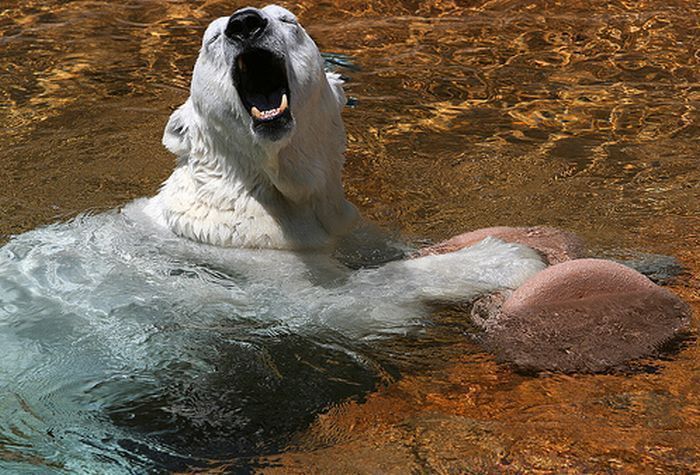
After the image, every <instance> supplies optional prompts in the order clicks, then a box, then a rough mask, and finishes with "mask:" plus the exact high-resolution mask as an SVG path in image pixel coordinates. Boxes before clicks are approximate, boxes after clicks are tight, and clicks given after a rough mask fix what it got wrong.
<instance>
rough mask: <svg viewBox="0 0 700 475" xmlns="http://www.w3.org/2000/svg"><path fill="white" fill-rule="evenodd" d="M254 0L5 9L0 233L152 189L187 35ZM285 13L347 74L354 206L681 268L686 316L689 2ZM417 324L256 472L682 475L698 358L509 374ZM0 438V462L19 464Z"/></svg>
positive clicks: (698, 396) (544, 0)
mask: <svg viewBox="0 0 700 475" xmlns="http://www.w3.org/2000/svg"><path fill="white" fill-rule="evenodd" d="M247 3H256V2H231V1H217V0H213V1H211V0H210V1H201V2H187V3H181V2H176V1H170V2H169V1H165V0H149V1H129V2H124V3H118V4H117V3H113V2H103V1H69V2H64V1H60V2H59V1H57V0H56V1H48V2H47V1H42V2H38V1H37V2H32V1H18V0H9V1H5V2H4V3H3V5H2V8H1V9H0V44H1V45H2V46H1V47H0V57H1V58H2V60H1V61H0V64H1V65H2V68H3V75H2V76H0V121H1V123H2V125H1V126H0V127H2V134H1V135H0V152H2V157H3V165H2V167H0V182H2V183H3V187H2V188H1V189H0V234H6V235H8V234H11V233H18V232H23V231H26V230H29V229H32V228H34V227H35V226H37V225H39V224H43V223H48V222H52V221H54V220H56V219H59V218H65V217H68V216H73V215H75V214H76V213H78V212H80V211H84V210H86V209H106V208H110V207H114V206H118V205H120V204H123V203H124V202H126V201H128V200H130V199H132V198H134V197H137V196H143V195H148V194H152V193H153V192H154V190H155V189H156V187H157V185H158V184H159V183H160V181H161V180H162V179H164V178H165V176H167V174H168V173H169V171H170V169H171V166H172V159H171V157H170V156H168V154H167V153H166V152H165V151H164V150H162V148H161V147H160V145H159V140H160V134H161V131H162V127H163V124H164V123H165V120H166V118H167V116H168V114H169V112H170V108H171V107H173V106H175V105H178V104H180V103H182V102H183V100H184V98H185V97H186V94H187V91H186V88H187V84H188V79H189V74H190V71H191V67H192V65H193V62H194V59H195V56H196V50H197V48H198V44H199V38H200V36H201V32H202V31H203V28H204V26H205V25H206V24H207V23H208V22H209V21H210V20H211V19H212V18H215V17H216V16H220V15H224V14H229V13H230V12H231V11H233V10H234V9H235V8H237V7H239V6H242V5H244V4H247ZM287 6H289V7H290V8H291V9H292V10H294V11H295V12H296V13H298V14H299V17H300V19H301V21H302V22H303V23H304V24H305V25H306V26H307V29H308V30H309V31H310V33H311V34H312V36H313V37H314V38H315V39H316V41H317V42H318V43H319V44H320V46H321V48H322V49H324V50H326V51H334V52H339V53H345V54H348V55H350V56H352V57H354V58H355V61H356V62H357V63H358V65H359V66H360V67H361V70H359V71H353V72H349V73H348V74H349V75H350V76H351V77H352V82H351V83H350V84H349V85H348V90H349V93H350V95H351V96H353V97H356V98H357V99H358V101H359V104H358V107H356V108H353V109H349V110H348V111H347V112H346V114H345V118H346V123H347V126H348V132H349V151H348V166H347V169H346V183H347V185H348V191H349V195H350V197H351V198H352V200H353V201H354V202H355V203H357V204H358V205H359V206H360V207H361V209H362V210H363V212H364V213H365V215H367V216H369V217H371V218H372V219H374V220H376V221H378V222H381V223H384V224H386V225H387V226H390V227H393V228H397V229H400V230H401V231H402V232H403V233H404V234H405V235H408V236H410V237H412V238H415V239H423V238H427V239H432V240H438V239H441V238H444V237H447V236H449V235H451V234H455V233H458V232H462V231H464V230H467V229H473V228H477V227H482V226H487V225H502V224H505V225H518V224H552V225H557V226H560V227H563V228H566V229H569V230H573V231H576V232H578V233H580V234H582V235H583V236H584V237H585V238H587V239H588V241H589V243H591V245H592V246H593V247H594V248H595V249H597V250H598V252H603V253H608V254H611V255H614V254H617V253H621V252H624V250H630V249H632V250H643V251H648V252H657V253H665V254H672V255H677V256H678V257H679V258H680V259H681V260H682V261H683V262H684V263H685V264H686V265H687V266H688V268H689V270H690V274H691V275H690V276H688V277H687V278H686V279H685V280H684V281H683V282H681V283H679V284H678V285H677V286H676V287H675V288H674V290H676V291H677V292H678V293H679V294H680V295H682V296H683V297H684V298H685V299H686V300H688V301H690V302H691V304H692V305H693V306H694V308H695V310H696V313H697V311H698V308H699V307H698V300H699V299H700V290H699V289H700V282H699V281H698V280H697V277H695V276H694V275H693V274H697V272H698V270H699V269H700V235H699V234H698V231H697V229H699V228H700V217H699V216H700V204H699V203H700V191H699V190H700V170H699V167H698V166H697V158H698V155H700V145H699V144H698V141H697V137H698V133H699V132H700V130H699V127H698V112H697V109H698V104H699V101H700V95H699V94H700V92H699V89H698V84H699V83H700V82H699V73H698V71H699V70H700V69H699V67H700V65H699V64H698V63H699V62H700V40H699V38H700V35H698V34H697V33H698V30H697V19H698V17H699V15H700V9H699V8H698V5H697V3H696V2H692V1H687V0H686V1H682V0H675V1H666V2H653V1H638V2H628V1H624V0H618V1H613V2H595V1H583V2H565V3H561V2H553V1H548V0H534V1H523V0H502V1H500V0H496V1H487V0H474V1H467V2H453V1H441V0H432V1H431V0H426V1H404V2H396V1H374V0H365V1H355V0H351V1H345V2H320V3H318V2H306V1H304V2H300V3H299V4H294V5H292V4H289V5H287ZM434 322H435V324H434V326H433V327H430V328H428V329H426V333H425V334H424V335H421V336H420V338H417V339H415V340H411V339H397V341H394V342H391V343H389V344H386V345H383V346H382V348H381V350H377V349H375V350H374V351H379V352H380V353H382V357H381V358H380V359H381V360H382V361H384V362H387V364H388V366H390V367H394V368H400V371H401V374H402V377H401V378H400V379H398V380H397V381H395V382H393V383H391V384H386V385H384V386H381V385H380V387H379V389H377V390H376V391H375V392H373V393H370V394H369V395H368V396H367V399H366V401H362V402H358V401H355V402H345V403H340V402H339V401H341V400H342V399H343V398H344V397H345V396H344V394H347V395H350V394H351V393H352V394H362V393H364V391H366V390H368V389H370V388H372V387H375V386H374V385H375V380H374V379H373V378H374V376H371V375H372V374H373V371H374V370H372V371H370V373H369V376H367V377H368V379H367V380H366V383H365V382H363V383H362V384H361V389H358V390H357V391H354V390H353V391H354V392H353V391H350V392H348V393H342V391H341V392H339V393H338V394H337V395H336V396H337V397H336V396H334V397H333V398H331V399H332V401H331V400H328V399H323V397H322V396H319V398H320V399H319V400H320V401H322V402H321V403H319V404H318V405H314V404H313V403H310V405H309V406H307V408H310V409H309V410H308V411H307V412H304V411H301V412H297V413H296V414H302V415H303V414H305V415H303V417H302V416H300V417H301V418H302V419H303V418H304V417H306V418H308V420H312V419H313V417H314V414H315V413H316V411H317V410H320V409H321V408H322V407H323V406H324V404H325V403H333V404H336V405H335V406H334V407H333V408H331V409H330V410H329V411H328V412H326V413H325V414H324V415H322V416H320V417H319V418H317V419H316V420H315V422H313V424H312V425H311V426H310V427H309V428H308V429H307V430H299V431H297V428H298V427H299V426H303V425H304V424H305V423H306V422H308V420H306V419H305V421H304V423H302V421H300V423H299V425H296V424H294V427H295V429H294V430H293V431H292V432H294V434H295V435H294V436H293V437H292V436H289V437H288V438H286V436H283V437H281V438H280V439H278V440H277V442H276V443H278V444H279V445H280V446H284V445H287V449H286V453H284V454H283V455H281V456H279V457H277V458H275V459H268V460H266V461H265V463H268V464H270V465H271V467H270V470H274V468H275V466H277V467H279V469H280V470H281V471H287V470H291V469H293V468H302V467H308V466H310V465H312V466H314V467H316V468H317V469H318V470H323V469H333V470H335V471H337V470H341V471H342V470H343V469H344V470H348V471H351V470H353V469H354V470H357V469H361V470H366V471H372V470H375V471H383V470H387V469H388V468H394V469H396V470H397V471H407V470H411V469H412V470H416V471H429V470H445V471H448V470H452V471H463V470H465V469H467V468H471V469H474V470H476V471H479V470H481V471H494V470H495V471H499V470H513V471H517V470H522V469H527V468H531V469H538V470H542V471H554V472H563V471H573V472H579V471H603V470H619V471H639V470H642V469H643V470H654V469H655V470H661V471H678V472H688V471H695V470H698V468H699V466H700V460H699V457H698V453H697V446H698V445H700V415H699V414H700V393H699V389H698V388H700V379H698V378H699V376H698V375H699V374H700V365H699V364H698V361H700V353H699V352H698V346H697V344H695V343H693V344H691V345H689V347H688V348H686V349H684V350H683V351H681V352H680V353H679V354H678V355H677V356H675V357H673V359H671V360H669V361H661V362H653V364H652V366H653V367H654V371H633V372H631V373H630V374H616V375H603V376H601V375H599V376H570V377H562V376H551V377H540V378H526V377H522V376H518V375H514V374H513V373H511V372H510V371H509V370H508V369H507V368H504V367H499V366H496V365H495V364H494V363H493V361H492V360H491V358H490V357H489V356H488V355H485V354H482V353H480V352H479V350H478V348H476V347H474V346H473V345H472V344H471V343H469V342H468V341H465V337H464V334H465V333H467V332H469V327H468V325H467V323H466V322H464V318H463V314H459V312H457V313H455V314H453V313H452V312H443V313H439V314H437V315H436V316H435V318H434ZM222 338H223V337H222ZM270 344H272V343H270ZM295 344H296V343H295V342H293V341H289V342H287V343H284V345H288V347H289V348H294V345H295ZM284 345H283V346H284ZM392 345H395V347H394V346H392ZM285 348H286V347H285ZM221 351H222V352H223V353H224V354H229V355H233V354H238V352H237V351H235V352H232V350H231V348H229V347H225V348H223V349H221ZM275 351H277V350H274V351H273V354H275V355H277V356H276V357H277V358H281V359H282V360H283V361H287V358H285V357H284V356H283V355H285V354H286V353H285V351H286V350H284V349H280V350H279V352H275ZM289 351H292V350H289ZM227 352H228V353H227ZM310 353H313V354H314V355H315V358H317V359H318V360H315V362H316V363H317V364H320V365H322V366H323V367H327V366H328V359H327V358H326V357H325V356H324V355H325V353H323V351H321V350H318V352H316V351H310ZM240 354H242V355H243V354H244V353H243V352H242V353H240ZM341 366H342V365H341ZM350 366H352V365H350ZM232 368H233V366H232ZM173 371H175V370H173ZM223 371H224V372H223V373H222V374H226V373H225V371H227V370H223ZM291 372H292V374H294V375H296V376H298V377H300V378H301V377H303V376H302V375H304V374H305V373H304V372H303V370H302V369H301V366H295V367H294V369H293V370H291ZM340 372H341V373H342V374H343V375H346V376H347V375H348V373H347V370H343V371H340ZM363 374H364V373H363ZM355 377H356V378H358V379H357V380H358V381H364V380H363V378H364V376H363V377H360V376H357V375H356V376H353V378H355ZM353 381H354V380H353ZM217 384H218V385H219V386H217V387H219V388H223V387H225V386H226V385H225V381H223V380H222V381H218V382H215V383H214V385H215V386H216V385H217ZM326 389H328V390H329V391H332V388H330V387H326ZM289 390H290V391H292V392H293V390H294V387H291V388H289ZM319 391H321V392H322V391H323V388H319ZM319 394H320V393H319ZM209 396H210V395H209ZM209 396H207V397H209ZM3 397H5V396H3ZM194 397H198V396H194ZM292 399H293V398H292ZM292 399H289V400H292ZM205 400H206V401H207V402H206V403H204V404H202V407H212V408H214V409H216V408H221V407H222V406H220V405H218V404H219V403H220V401H219V402H215V401H213V400H207V399H206V398H205ZM224 400H225V399H224ZM323 401H325V402H323ZM209 402H211V404H209ZM0 404H2V408H3V409H2V410H3V413H5V411H7V410H10V409H8V408H12V407H19V408H22V407H25V409H23V410H24V411H25V412H26V411H28V410H27V409H26V407H27V406H26V405H27V404H28V403H27V402H26V401H16V400H12V399H10V400H9V402H8V400H7V399H5V400H4V401H2V402H0ZM144 404H146V405H148V404H151V405H152V406H151V407H154V408H156V409H154V410H158V407H162V406H159V404H160V403H159V402H157V401H155V402H154V401H145V402H144ZM214 409H213V410H214ZM115 411H116V412H114V414H113V417H117V418H118V417H121V416H120V413H119V411H118V410H116V409H115ZM38 415H39V414H38ZM76 420H78V419H76ZM146 429H147V430H156V429H157V427H149V428H146ZM146 429H144V430H146ZM16 430H20V431H21V430H23V429H22V428H18V429H16ZM190 431H191V432H190ZM282 432H284V431H282ZM186 433H187V434H190V435H192V434H196V433H197V432H196V430H195V429H193V428H188V429H187V431H186ZM192 436H193V435H192ZM5 437H6V436H5V435H4V434H0V459H5V460H13V457H15V458H16V457H17V456H18V455H17V454H18V453H19V452H18V451H17V450H16V447H15V448H13V447H12V446H9V445H8V441H7V439H6V438H5ZM193 437H194V436H193ZM262 438H263V439H265V437H262ZM251 440H255V439H251ZM265 440H268V439H265ZM20 452H21V451H20ZM30 452H31V451H30ZM151 455H152V454H151ZM146 457H148V455H146ZM27 462H29V463H35V464H42V463H48V462H46V461H42V460H40V459H31V458H29V459H28V460H27Z"/></svg>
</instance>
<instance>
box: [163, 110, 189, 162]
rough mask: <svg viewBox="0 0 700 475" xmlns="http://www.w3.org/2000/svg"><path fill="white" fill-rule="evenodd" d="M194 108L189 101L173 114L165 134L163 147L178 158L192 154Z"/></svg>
mask: <svg viewBox="0 0 700 475" xmlns="http://www.w3.org/2000/svg"><path fill="white" fill-rule="evenodd" d="M192 114H193V112H192V107H191V106H190V101H189V99H188V100H187V102H185V103H184V104H183V105H181V106H180V107H178V108H177V109H176V110H175V112H173V113H172V115H171V116H170V119H169V120H168V124H167V125H166V126H165V132H164V133H163V145H165V148H167V149H168V150H170V151H171V152H172V153H174V154H175V155H177V156H178V157H183V156H185V155H187V154H189V153H190V148H191V144H190V133H191V130H190V127H191V123H192V119H193V117H192Z"/></svg>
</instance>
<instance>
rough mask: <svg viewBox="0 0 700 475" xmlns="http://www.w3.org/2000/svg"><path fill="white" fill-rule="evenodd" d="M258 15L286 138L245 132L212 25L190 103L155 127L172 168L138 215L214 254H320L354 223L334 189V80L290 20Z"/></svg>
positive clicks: (338, 103)
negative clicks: (280, 69)
mask: <svg viewBox="0 0 700 475" xmlns="http://www.w3.org/2000/svg"><path fill="white" fill-rule="evenodd" d="M262 13H263V14H264V15H265V16H266V17H267V19H268V22H269V23H268V27H267V29H266V35H269V36H270V38H271V39H270V44H271V45H272V47H274V48H278V49H279V50H280V52H281V53H283V54H284V56H285V57H286V66H287V75H288V79H289V86H290V89H291V103H290V108H291V111H292V114H293V116H294V126H293V128H292V130H291V131H290V132H289V133H288V134H286V136H285V137H283V138H281V139H280V140H276V141H271V140H267V139H265V138H261V137H259V136H258V135H257V134H256V133H254V131H253V128H252V119H251V117H250V115H249V114H248V112H247V111H246V110H245V109H244V107H243V105H242V104H241V101H240V99H239V97H238V93H237V91H236V88H235V87H234V85H233V81H232V78H231V70H232V68H233V63H234V61H235V58H236V54H237V51H236V48H235V46H234V45H233V44H231V42H229V41H227V40H226V38H225V36H224V35H223V30H224V29H225V27H226V24H227V21H228V18H220V19H218V20H216V21H214V22H213V23H212V24H211V25H210V26H209V28H207V31H206V33H205V34H204V40H203V44H202V49H201V51H200V54H199V58H198V59H197V63H196V65H195V69H194V73H193V77H192V85H191V95H190V98H189V99H188V100H187V101H186V102H185V103H184V104H183V105H182V106H180V107H179V108H178V109H177V110H176V111H175V112H174V113H173V114H172V116H171V118H170V120H169V122H168V124H167V126H166V128H165V133H164V136H163V143H164V145H165V146H166V147H167V148H168V149H169V150H170V151H172V152H173V153H174V154H175V155H176V156H177V157H178V161H177V168H176V169H175V171H174V172H173V174H172V175H171V176H170V178H168V180H167V181H166V182H165V184H164V185H163V187H162V189H161V191H160V193H159V194H158V195H157V196H155V197H154V198H153V199H151V200H150V201H149V202H148V203H147V205H146V208H145V210H146V212H147V213H148V214H149V215H150V216H152V217H153V218H154V219H155V220H156V221H157V222H159V223H161V224H163V225H165V226H167V227H168V228H169V229H171V230H172V231H173V232H174V233H175V234H178V235H180V236H184V237H187V238H189V239H193V240H195V241H199V242H205V243H209V244H214V245H218V246H228V247H252V248H275V249H319V248H326V247H329V246H330V245H332V243H333V241H334V240H335V238H337V237H339V236H342V235H344V234H346V233H347V232H349V231H350V230H351V229H352V228H353V227H354V225H355V223H356V221H357V211H356V209H355V207H354V206H353V205H352V204H350V203H349V202H348V201H347V200H346V199H345V197H344V193H343V188H342V183H341V170H342V165H343V161H344V157H343V151H344V148H345V131H344V128H343V123H342V119H341V116H340V112H341V109H342V107H343V105H344V103H345V96H344V94H343V91H342V87H341V81H340V80H339V79H338V76H337V75H335V74H326V73H325V72H324V69H323V58H322V57H321V55H320V53H319V51H318V48H317V47H316V45H315V44H314V42H313V41H312V40H311V38H310V37H309V36H308V35H307V34H306V32H305V31H304V30H303V28H301V27H300V26H298V25H296V24H290V23H289V20H290V19H293V15H292V14H291V13H290V12H288V11H287V10H285V9H283V8H280V7H277V6H268V7H266V8H265V9H263V10H262ZM281 19H285V20H287V22H283V21H281ZM267 32H269V33H267Z"/></svg>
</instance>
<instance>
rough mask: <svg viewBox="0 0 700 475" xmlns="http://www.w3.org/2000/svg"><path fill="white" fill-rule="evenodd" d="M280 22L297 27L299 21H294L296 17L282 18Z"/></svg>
mask: <svg viewBox="0 0 700 475" xmlns="http://www.w3.org/2000/svg"><path fill="white" fill-rule="evenodd" d="M280 21H281V22H282V23H287V24H288V25H297V24H298V23H297V21H296V20H295V19H294V17H291V16H283V17H280Z"/></svg>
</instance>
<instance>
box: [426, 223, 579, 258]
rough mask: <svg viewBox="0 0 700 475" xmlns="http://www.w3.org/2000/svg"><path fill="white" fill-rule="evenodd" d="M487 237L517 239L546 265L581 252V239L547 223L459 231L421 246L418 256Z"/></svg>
mask: <svg viewBox="0 0 700 475" xmlns="http://www.w3.org/2000/svg"><path fill="white" fill-rule="evenodd" d="M489 236H492V237H495V238H499V239H502V240H503V241H506V242H517V243H521V244H525V245H526V246H530V247H532V248H533V249H535V250H537V251H539V252H540V253H541V254H542V255H543V256H544V257H545V259H547V262H548V263H550V264H556V263H559V262H564V261H568V260H571V259H578V258H581V257H583V256H584V255H585V252H584V244H583V241H582V240H581V238H579V237H578V236H576V235H575V234H573V233H569V232H566V231H562V230H560V229H556V228H550V227H547V226H535V227H528V228H512V227H506V226H498V227H493V228H484V229H477V230H476V231H471V232H468V233H464V234H460V235H458V236H455V237H453V238H451V239H448V240H447V241H443V242H441V243H439V244H436V245H434V246H430V247H427V248H425V249H421V250H420V251H419V255H429V254H444V253H447V252H453V251H457V250H459V249H462V248H463V247H467V246H471V245H473V244H476V243H478V242H479V241H482V240H483V239H485V238H487V237H489Z"/></svg>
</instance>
